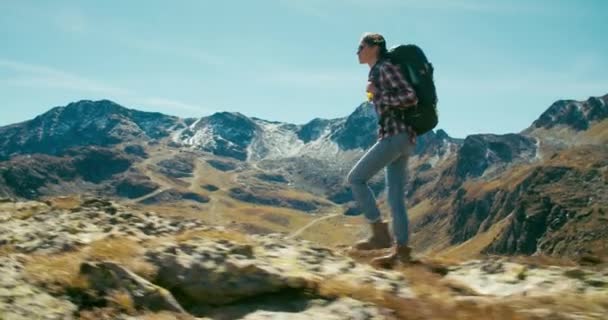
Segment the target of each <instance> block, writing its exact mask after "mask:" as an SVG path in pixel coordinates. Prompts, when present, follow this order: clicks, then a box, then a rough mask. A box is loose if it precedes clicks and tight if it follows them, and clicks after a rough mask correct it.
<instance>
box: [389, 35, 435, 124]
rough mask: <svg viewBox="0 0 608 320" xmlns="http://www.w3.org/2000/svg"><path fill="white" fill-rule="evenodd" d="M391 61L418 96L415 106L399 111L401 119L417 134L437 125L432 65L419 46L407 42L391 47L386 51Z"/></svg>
mask: <svg viewBox="0 0 608 320" xmlns="http://www.w3.org/2000/svg"><path fill="white" fill-rule="evenodd" d="M388 57H389V60H390V61H391V63H393V64H395V65H398V66H399V67H400V68H401V72H402V73H403V76H404V77H405V79H406V80H407V82H409V83H410V84H411V85H412V87H413V88H414V90H415V91H416V96H417V97H418V104H417V105H416V106H415V107H412V108H407V109H405V110H403V111H402V112H401V115H400V116H401V117H402V121H404V122H405V123H406V124H408V125H411V126H412V128H413V129H414V131H416V134H417V135H421V134H423V133H426V132H428V131H430V130H432V129H433V128H435V126H437V122H438V118H437V91H436V90H435V83H434V82H433V65H432V64H431V63H430V62H429V61H428V60H427V59H426V56H425V55H424V52H422V49H420V47H418V46H416V45H413V44H408V45H399V46H396V47H393V48H391V49H390V50H389V53H388Z"/></svg>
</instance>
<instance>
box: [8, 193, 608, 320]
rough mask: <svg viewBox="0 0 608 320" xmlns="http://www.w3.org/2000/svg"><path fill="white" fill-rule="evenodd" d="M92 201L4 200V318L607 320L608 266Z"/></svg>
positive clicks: (80, 199) (95, 199)
mask: <svg viewBox="0 0 608 320" xmlns="http://www.w3.org/2000/svg"><path fill="white" fill-rule="evenodd" d="M169 216H170V215H165V214H164V213H162V212H159V213H154V212H140V211H137V210H135V209H133V208H131V207H128V206H124V205H120V204H117V203H113V202H110V201H107V200H104V199H99V198H66V197H63V198H53V199H48V200H46V201H45V202H35V201H31V202H15V201H12V200H10V199H3V200H0V274H1V275H2V276H1V277H0V319H6V320H9V319H216V320H219V319H249V320H252V319H287V318H289V319H606V318H608V302H607V301H608V269H606V268H605V266H603V265H602V264H601V261H595V262H593V263H594V264H595V265H593V266H581V265H567V266H548V265H546V264H539V263H532V262H525V261H515V260H514V259H507V258H487V259H485V260H472V261H466V262H460V263H455V262H451V263H450V262H447V261H436V260H433V259H431V258H428V257H420V258H421V259H420V262H418V263H416V264H413V265H407V266H397V267H395V268H394V269H393V270H377V269H373V268H372V267H370V266H369V265H368V264H367V263H366V258H360V257H359V258H357V259H353V258H351V257H348V256H347V255H345V254H343V253H342V251H341V250H340V249H332V248H325V247H321V246H319V245H316V244H314V243H311V242H307V241H302V240H294V239H288V238H287V237H285V236H284V235H282V234H271V235H245V234H242V233H237V232H235V231H232V230H228V229H225V228H219V227H213V226H206V225H203V223H202V222H200V221H198V220H196V219H184V218H175V217H173V218H171V217H169Z"/></svg>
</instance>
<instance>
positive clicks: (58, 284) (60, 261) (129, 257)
mask: <svg viewBox="0 0 608 320" xmlns="http://www.w3.org/2000/svg"><path fill="white" fill-rule="evenodd" d="M142 254H143V248H142V247H141V246H140V245H139V244H137V243H136V242H134V241H132V240H129V239H124V238H115V239H105V240H99V241H96V242H93V243H91V245H90V246H89V247H86V248H84V249H82V250H80V251H74V252H68V253H62V254H55V255H32V256H30V257H28V261H27V262H26V265H25V274H26V277H27V278H28V279H30V280H31V281H33V282H34V283H36V284H38V285H41V286H43V287H49V288H51V289H52V290H53V291H55V292H63V290H65V289H67V288H83V289H85V288H87V287H88V285H87V283H86V279H84V278H83V277H81V276H80V265H81V263H82V262H85V261H106V260H109V261H114V262H117V263H119V264H121V265H123V266H125V267H126V268H128V269H130V270H131V271H133V272H135V273H136V274H138V275H140V276H142V277H144V278H146V279H152V278H154V276H155V275H156V271H157V270H156V268H155V267H154V266H153V265H152V264H150V263H148V262H146V261H144V260H143V258H142Z"/></svg>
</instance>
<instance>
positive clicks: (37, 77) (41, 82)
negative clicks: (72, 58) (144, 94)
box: [0, 58, 129, 95]
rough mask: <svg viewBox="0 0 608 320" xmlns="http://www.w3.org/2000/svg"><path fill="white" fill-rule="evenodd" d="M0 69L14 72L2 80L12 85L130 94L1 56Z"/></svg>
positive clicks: (126, 91) (69, 74)
mask: <svg viewBox="0 0 608 320" xmlns="http://www.w3.org/2000/svg"><path fill="white" fill-rule="evenodd" d="M0 69H7V70H10V71H12V72H13V74H12V75H11V76H10V77H7V78H5V79H3V80H2V82H3V83H5V84H7V85H12V86H18V87H34V88H58V89H70V90H80V91H86V92H92V93H99V94H108V95H124V94H129V92H128V90H125V89H122V88H118V87H113V86H109V85H106V84H103V83H101V82H98V81H96V80H92V79H89V78H86V77H82V76H79V75H76V74H73V73H70V72H66V71H63V70H59V69H55V68H52V67H48V66H42V65H35V64H29V63H23V62H20V61H13V60H7V59H1V58H0Z"/></svg>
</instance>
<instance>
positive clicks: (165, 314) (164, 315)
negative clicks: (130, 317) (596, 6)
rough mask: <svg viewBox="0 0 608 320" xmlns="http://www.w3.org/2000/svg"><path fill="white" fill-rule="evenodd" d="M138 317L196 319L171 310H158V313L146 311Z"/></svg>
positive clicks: (153, 319)
mask: <svg viewBox="0 0 608 320" xmlns="http://www.w3.org/2000/svg"><path fill="white" fill-rule="evenodd" d="M137 319H140V320H194V319H197V318H194V317H193V316H191V315H186V314H179V313H171V312H158V313H144V314H142V315H138V316H137Z"/></svg>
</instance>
